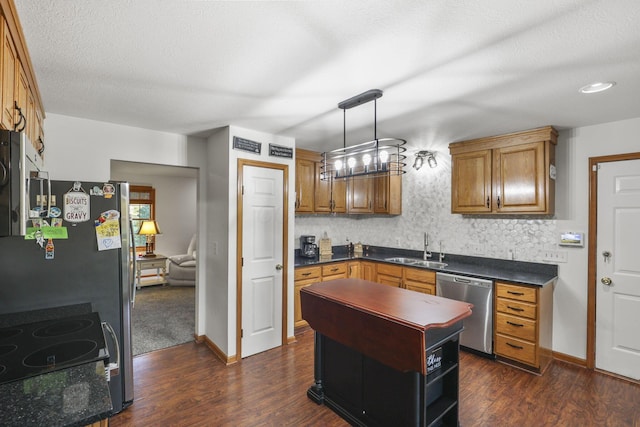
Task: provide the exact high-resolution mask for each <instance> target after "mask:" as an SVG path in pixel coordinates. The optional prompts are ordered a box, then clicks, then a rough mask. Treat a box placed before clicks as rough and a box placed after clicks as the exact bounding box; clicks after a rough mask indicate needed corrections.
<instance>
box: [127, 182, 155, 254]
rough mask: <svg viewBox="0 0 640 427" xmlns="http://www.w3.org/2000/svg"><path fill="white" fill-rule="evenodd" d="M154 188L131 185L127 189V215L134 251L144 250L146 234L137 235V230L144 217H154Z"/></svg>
mask: <svg viewBox="0 0 640 427" xmlns="http://www.w3.org/2000/svg"><path fill="white" fill-rule="evenodd" d="M155 202H156V190H155V189H154V188H153V187H149V186H142V185H132V186H131V187H130V189H129V216H130V217H131V222H132V225H133V236H134V237H133V239H134V241H135V242H136V245H135V246H136V251H138V250H145V246H146V244H147V236H139V235H138V230H140V225H141V224H142V221H144V220H145V219H155V210H154V204H155Z"/></svg>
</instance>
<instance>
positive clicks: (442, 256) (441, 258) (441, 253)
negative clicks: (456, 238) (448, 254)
mask: <svg viewBox="0 0 640 427" xmlns="http://www.w3.org/2000/svg"><path fill="white" fill-rule="evenodd" d="M443 259H444V252H442V240H440V262H442V260H443Z"/></svg>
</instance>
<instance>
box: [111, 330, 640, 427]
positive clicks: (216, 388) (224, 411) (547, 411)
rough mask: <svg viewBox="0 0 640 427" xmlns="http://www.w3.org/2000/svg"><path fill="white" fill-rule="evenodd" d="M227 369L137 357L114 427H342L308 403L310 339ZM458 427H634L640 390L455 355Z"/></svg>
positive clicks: (204, 355) (595, 376) (212, 360)
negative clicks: (131, 392) (129, 401)
mask: <svg viewBox="0 0 640 427" xmlns="http://www.w3.org/2000/svg"><path fill="white" fill-rule="evenodd" d="M297 339H298V341H297V342H296V343H294V344H291V345H288V346H283V347H280V348H276V349H273V350H270V351H267V352H264V353H260V354H257V355H255V356H251V357H248V358H246V359H243V360H242V361H241V362H239V363H236V364H234V365H230V366H225V365H224V364H223V363H222V362H221V361H220V360H218V359H217V358H216V357H215V356H214V355H213V353H212V352H211V351H210V350H209V349H208V348H207V347H206V346H205V345H202V344H195V343H188V344H183V345H180V346H177V347H172V348H168V349H164V350H159V351H156V352H152V353H147V354H143V355H141V356H137V357H135V358H134V373H135V375H134V381H135V401H134V404H133V405H132V406H131V407H129V408H128V409H126V410H125V411H123V412H121V413H120V414H117V415H116V416H114V417H113V418H112V419H111V420H110V426H111V427H118V426H345V425H348V424H347V423H346V422H345V421H343V420H342V419H341V418H340V417H338V416H337V415H336V414H335V413H333V412H332V411H331V410H330V409H328V408H326V407H325V406H318V405H316V404H315V403H313V402H312V401H311V400H309V399H308V398H307V396H306V391H307V388H308V387H309V385H311V383H312V381H313V331H311V330H307V331H305V332H303V333H301V334H299V335H297ZM460 424H461V425H462V426H463V427H472V426H487V427H488V426H491V427H496V426H499V427H502V426H518V427H526V426H532V427H534V426H535V427H539V426H576V427H577V426H580V427H585V426H611V427H613V426H615V427H618V426H633V427H640V385H637V384H633V383H629V382H626V381H623V380H620V379H616V378H613V377H610V376H607V375H604V374H601V373H597V372H593V371H589V370H587V369H584V368H581V367H579V366H574V365H571V364H568V363H565V362H560V361H555V362H554V363H553V364H552V365H551V366H550V367H549V369H548V370H547V371H546V372H545V374H544V375H543V376H536V375H532V374H529V373H526V372H523V371H520V370H518V369H515V368H512V367H510V366H507V365H504V364H501V363H498V362H495V361H491V360H487V359H484V358H482V357H478V356H475V355H472V354H469V353H465V352H461V360H460Z"/></svg>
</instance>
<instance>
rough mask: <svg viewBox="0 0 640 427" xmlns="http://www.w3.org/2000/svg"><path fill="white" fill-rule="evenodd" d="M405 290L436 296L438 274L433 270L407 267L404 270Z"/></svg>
mask: <svg viewBox="0 0 640 427" xmlns="http://www.w3.org/2000/svg"><path fill="white" fill-rule="evenodd" d="M403 274H404V279H403V284H404V288H405V289H408V290H410V291H416V292H422V293H424V294H429V295H435V294H436V273H435V272H434V271H431V270H423V269H420V268H410V267H405V268H404V269H403Z"/></svg>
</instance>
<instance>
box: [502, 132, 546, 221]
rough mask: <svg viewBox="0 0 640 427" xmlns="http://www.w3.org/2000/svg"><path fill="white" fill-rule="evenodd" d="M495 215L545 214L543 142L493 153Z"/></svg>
mask: <svg viewBox="0 0 640 427" xmlns="http://www.w3.org/2000/svg"><path fill="white" fill-rule="evenodd" d="M493 162H494V169H493V174H494V194H493V198H494V204H495V210H496V212H503V213H504V212H528V213H529V212H532V213H535V212H540V213H545V212H546V211H547V203H546V201H547V197H546V181H545V180H546V167H545V150H544V142H543V141H540V142H532V143H529V144H520V145H516V146H513V147H502V148H496V149H495V150H493Z"/></svg>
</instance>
